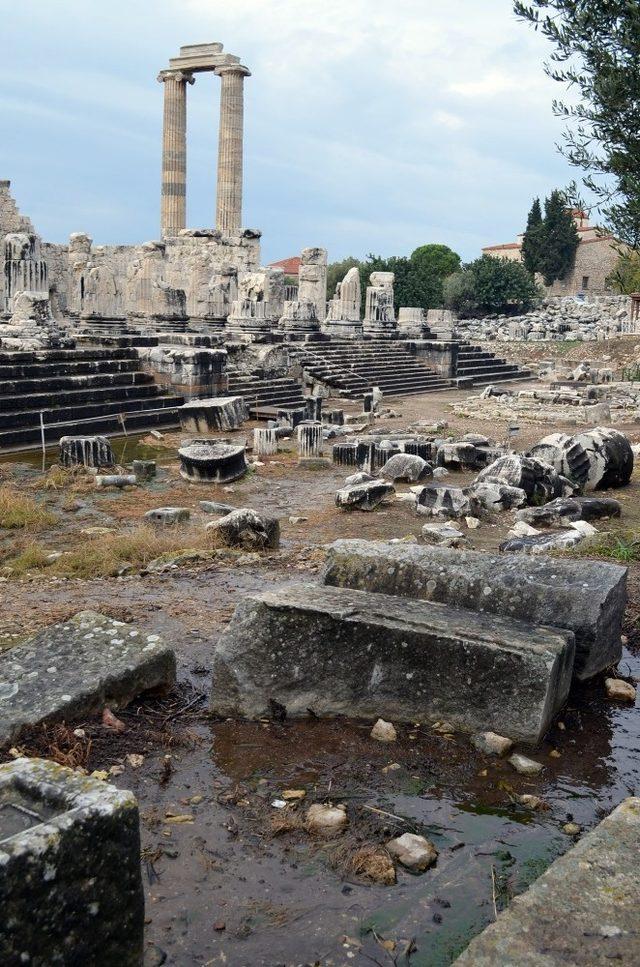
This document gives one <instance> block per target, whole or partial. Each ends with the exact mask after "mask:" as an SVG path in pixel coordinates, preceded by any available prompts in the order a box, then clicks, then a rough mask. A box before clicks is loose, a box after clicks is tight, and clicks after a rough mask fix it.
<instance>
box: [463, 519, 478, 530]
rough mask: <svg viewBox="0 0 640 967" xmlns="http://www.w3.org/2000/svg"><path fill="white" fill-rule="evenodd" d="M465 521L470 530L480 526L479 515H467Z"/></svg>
mask: <svg viewBox="0 0 640 967" xmlns="http://www.w3.org/2000/svg"><path fill="white" fill-rule="evenodd" d="M465 522H466V525H467V527H468V528H469V530H472V531H474V530H477V528H478V527H480V521H479V520H478V518H477V517H465Z"/></svg>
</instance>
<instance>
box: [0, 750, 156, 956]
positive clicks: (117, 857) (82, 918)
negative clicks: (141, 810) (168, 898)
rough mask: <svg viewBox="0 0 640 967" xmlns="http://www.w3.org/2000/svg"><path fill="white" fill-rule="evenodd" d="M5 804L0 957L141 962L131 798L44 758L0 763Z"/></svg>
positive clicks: (0, 824)
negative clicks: (26, 811) (31, 814)
mask: <svg viewBox="0 0 640 967" xmlns="http://www.w3.org/2000/svg"><path fill="white" fill-rule="evenodd" d="M0 807H2V808H0V909H2V922H1V923H0V962H1V963H3V964H6V965H10V964H22V963H29V964H41V965H45V964H71V963H74V964H87V965H88V964H114V965H115V964H118V965H122V967H140V964H141V963H142V956H143V930H144V893H143V888H142V878H141V874H140V829H139V818H138V805H137V803H136V800H135V798H134V796H133V794H132V793H130V792H126V791H121V790H119V789H116V788H115V787H114V786H110V785H107V784H106V783H104V782H101V781H99V780H97V779H92V778H90V777H88V776H82V775H79V774H78V773H76V772H74V771H73V770H72V769H67V768H64V767H63V766H59V765H56V764H55V763H53V762H49V761H47V760H44V759H16V761H15V762H10V763H7V764H5V765H0ZM24 809H27V810H29V813H33V814H34V815H33V816H28V814H27V813H25V812H23V811H22V810H24Z"/></svg>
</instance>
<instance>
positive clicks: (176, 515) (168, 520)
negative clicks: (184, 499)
mask: <svg viewBox="0 0 640 967" xmlns="http://www.w3.org/2000/svg"><path fill="white" fill-rule="evenodd" d="M190 517H191V511H190V510H189V508H188V507H156V508H154V509H153V510H148V511H147V512H146V514H145V515H144V519H145V520H148V521H149V523H150V524H155V525H157V526H160V527H172V526H174V525H175V524H185V523H186V522H187V521H188V520H189V518H190Z"/></svg>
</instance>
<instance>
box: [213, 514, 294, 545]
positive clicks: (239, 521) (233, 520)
mask: <svg viewBox="0 0 640 967" xmlns="http://www.w3.org/2000/svg"><path fill="white" fill-rule="evenodd" d="M207 531H208V532H209V533H210V534H212V535H213V536H215V537H216V538H218V539H219V540H221V541H222V542H223V543H224V544H226V545H227V547H246V548H249V549H252V550H255V549H256V548H257V549H260V550H267V549H275V548H277V547H279V545H280V524H279V522H278V520H277V518H275V517H268V516H267V515H266V514H261V513H258V511H256V510H251V509H250V508H248V507H241V508H239V509H238V510H234V511H232V512H231V513H230V514H227V515H226V516H225V517H221V518H220V519H219V520H214V521H211V523H210V524H207Z"/></svg>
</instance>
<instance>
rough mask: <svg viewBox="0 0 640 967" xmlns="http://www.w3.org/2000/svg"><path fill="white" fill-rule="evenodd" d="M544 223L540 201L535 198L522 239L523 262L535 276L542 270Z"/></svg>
mask: <svg viewBox="0 0 640 967" xmlns="http://www.w3.org/2000/svg"><path fill="white" fill-rule="evenodd" d="M544 236H545V231H544V222H543V221H542V209H541V208H540V199H539V198H534V200H533V204H532V206H531V210H530V212H529V215H528V216H527V227H526V230H525V233H524V238H523V239H522V261H523V262H524V264H525V267H526V268H527V269H528V270H529V272H531V274H532V275H535V273H536V272H540V271H541V268H542V256H543V252H544V245H545V238H544Z"/></svg>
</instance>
